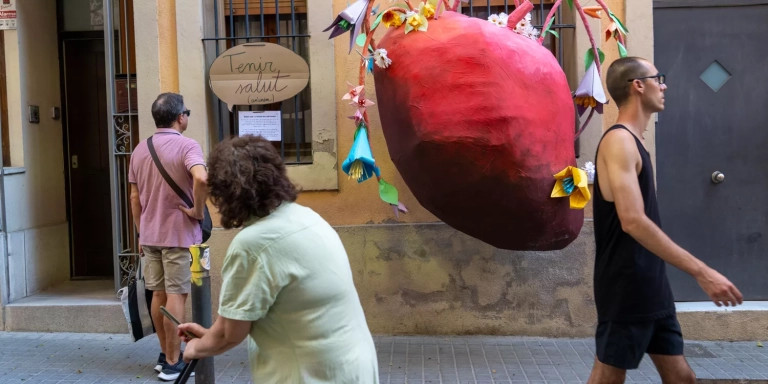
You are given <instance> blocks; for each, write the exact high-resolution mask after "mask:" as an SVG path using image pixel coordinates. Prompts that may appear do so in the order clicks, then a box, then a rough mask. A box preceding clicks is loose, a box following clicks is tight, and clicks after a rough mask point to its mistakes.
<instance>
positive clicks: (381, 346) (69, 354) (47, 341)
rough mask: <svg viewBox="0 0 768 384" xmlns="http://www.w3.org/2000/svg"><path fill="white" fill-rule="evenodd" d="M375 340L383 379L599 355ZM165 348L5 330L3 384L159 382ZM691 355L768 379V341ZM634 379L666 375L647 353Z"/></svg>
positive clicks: (588, 347) (566, 372) (719, 369)
mask: <svg viewBox="0 0 768 384" xmlns="http://www.w3.org/2000/svg"><path fill="white" fill-rule="evenodd" d="M375 341H376V348H377V351H378V357H379V372H380V378H381V383H382V384H397V383H454V384H459V383H461V384H466V383H472V384H491V383H494V384H502V383H504V384H512V383H520V384H522V383H541V384H544V383H561V384H563V383H584V382H585V381H586V379H587V377H588V376H589V371H590V369H591V367H592V361H593V359H594V354H593V349H594V346H593V341H592V340H591V339H545V338H531V337H495V336H376V337H375ZM767 344H768V343H767ZM158 352H159V349H158V346H157V338H156V337H155V336H151V337H148V338H145V339H143V340H140V341H139V342H136V343H134V342H132V341H131V340H130V338H129V337H128V335H122V334H120V335H116V334H87V333H25V332H18V333H17V332H0V383H2V384H8V383H11V384H12V383H25V384H26V383H51V384H53V383H62V384H63V383H158V382H159V381H158V380H157V377H156V374H155V373H154V371H153V370H152V367H153V366H154V361H155V359H157V354H158ZM247 354H248V352H247V349H246V346H245V344H244V343H243V344H241V345H239V346H238V347H236V348H234V349H233V350H231V351H229V352H227V353H226V354H224V355H222V356H218V357H216V360H215V368H216V375H217V376H216V383H217V384H223V383H239V384H246V383H250V382H251V381H250V371H249V368H248V358H247ZM686 355H687V356H688V361H689V363H690V364H691V367H692V368H693V370H694V371H695V372H696V374H697V376H698V377H699V379H701V381H702V382H710V383H721V382H736V383H739V382H749V383H768V345H767V346H766V347H765V348H763V347H760V346H758V343H757V342H756V341H753V342H733V343H731V342H711V341H687V343H686ZM707 379H709V380H707ZM729 379H730V380H729ZM735 379H740V380H735ZM193 382H194V380H190V381H189V383H193ZM627 382H628V383H658V382H660V380H659V379H658V377H657V374H656V370H655V369H654V367H653V364H651V362H650V360H649V359H648V358H646V359H645V360H643V362H642V363H641V366H640V368H639V369H638V370H635V371H630V372H629V374H628V375H627Z"/></svg>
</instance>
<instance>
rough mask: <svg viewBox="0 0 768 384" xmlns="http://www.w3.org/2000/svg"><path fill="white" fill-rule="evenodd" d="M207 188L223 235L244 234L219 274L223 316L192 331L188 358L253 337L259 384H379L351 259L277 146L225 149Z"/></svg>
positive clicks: (254, 140)
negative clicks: (300, 195)
mask: <svg viewBox="0 0 768 384" xmlns="http://www.w3.org/2000/svg"><path fill="white" fill-rule="evenodd" d="M208 187H209V189H210V195H211V197H212V200H213V203H214V204H215V205H216V206H217V208H218V209H219V213H220V214H221V224H222V226H223V227H224V228H235V227H240V226H242V227H243V229H242V230H241V231H240V232H239V233H238V234H237V235H236V236H235V238H234V239H233V240H232V243H231V244H230V246H229V249H228V250H227V255H226V257H225V259H224V264H223V267H222V273H221V275H222V287H221V295H220V300H219V317H218V318H217V319H216V321H215V323H214V324H213V326H212V327H211V328H210V329H205V328H203V327H202V326H200V325H198V324H194V323H186V324H182V325H181V326H179V335H180V336H181V337H182V338H184V335H183V334H182V333H183V332H184V331H188V332H190V333H192V334H194V335H196V336H197V337H198V338H195V339H188V338H185V341H186V342H187V347H186V349H185V351H184V359H185V360H187V361H189V360H191V359H199V358H204V357H208V356H213V355H217V354H220V353H222V352H224V351H226V350H228V349H230V348H232V347H234V346H236V345H238V344H239V343H240V342H241V341H242V340H243V339H244V338H246V336H248V347H249V348H248V352H249V358H250V363H251V374H252V376H253V382H254V383H354V384H365V383H378V382H379V378H378V365H377V359H376V349H375V347H374V344H373V338H372V337H371V332H370V331H369V330H368V325H367V323H366V321H365V315H364V313H363V309H362V306H361V305H360V299H359V298H358V296H357V291H356V290H355V286H354V282H353V281H352V271H351V269H350V266H349V260H348V258H347V253H346V251H345V250H344V246H343V244H342V243H341V240H340V239H339V236H338V234H337V233H336V232H335V231H334V230H333V228H331V226H330V225H329V224H328V223H327V222H326V221H325V220H323V218H322V217H320V215H318V214H317V213H315V212H314V211H312V210H311V209H309V208H307V207H303V206H301V205H299V204H297V203H295V202H294V201H295V200H296V194H297V192H296V188H295V187H294V186H293V184H291V182H290V180H288V178H287V176H286V173H285V166H284V165H283V161H282V159H281V158H280V155H279V154H278V153H277V151H276V150H275V148H274V146H272V144H271V143H270V142H268V141H266V140H264V139H262V138H260V137H254V136H244V137H239V138H234V139H229V140H226V141H223V142H222V143H220V144H219V145H217V146H216V148H214V150H213V152H212V153H211V155H210V158H209V161H208Z"/></svg>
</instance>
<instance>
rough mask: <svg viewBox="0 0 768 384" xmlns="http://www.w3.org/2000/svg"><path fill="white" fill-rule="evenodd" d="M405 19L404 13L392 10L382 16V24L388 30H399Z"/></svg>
mask: <svg viewBox="0 0 768 384" xmlns="http://www.w3.org/2000/svg"><path fill="white" fill-rule="evenodd" d="M404 18H405V15H403V13H401V12H397V11H395V10H393V9H390V10H387V11H386V12H384V14H383V15H382V16H381V22H382V23H383V24H384V26H385V27H387V28H389V27H395V28H397V27H399V26H401V25H403V19H404Z"/></svg>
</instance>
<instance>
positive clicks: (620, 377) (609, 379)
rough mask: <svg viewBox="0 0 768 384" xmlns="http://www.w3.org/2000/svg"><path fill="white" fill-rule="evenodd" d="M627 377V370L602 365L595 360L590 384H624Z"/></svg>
mask: <svg viewBox="0 0 768 384" xmlns="http://www.w3.org/2000/svg"><path fill="white" fill-rule="evenodd" d="M626 376H627V371H626V370H624V369H620V368H616V367H614V366H611V365H608V364H605V363H602V362H600V360H598V359H597V358H595V364H594V366H593V367H592V373H591V374H590V375H589V381H588V384H622V383H624V380H625V379H626Z"/></svg>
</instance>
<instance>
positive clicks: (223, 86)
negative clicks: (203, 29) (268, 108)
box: [209, 43, 309, 111]
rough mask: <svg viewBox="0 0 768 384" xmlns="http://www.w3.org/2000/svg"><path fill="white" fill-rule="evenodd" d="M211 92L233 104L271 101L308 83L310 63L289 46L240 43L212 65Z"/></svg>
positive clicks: (286, 96) (230, 106)
mask: <svg viewBox="0 0 768 384" xmlns="http://www.w3.org/2000/svg"><path fill="white" fill-rule="evenodd" d="M209 77H210V85H211V89H212V90H213V93H215V94H216V96H218V97H219V99H221V100H222V101H224V102H225V103H227V107H228V108H229V110H230V111H231V110H232V106H234V105H256V104H272V103H276V102H278V101H283V100H285V99H288V98H290V97H293V96H295V95H296V94H297V93H299V92H301V91H302V90H303V89H304V88H305V87H306V86H307V83H308V82H309V66H308V65H307V62H306V61H305V60H304V59H303V58H302V57H301V56H299V55H297V54H296V53H294V52H293V51H291V50H290V49H288V48H285V47H283V46H280V45H277V44H272V43H249V44H241V45H238V46H235V47H232V48H230V49H228V50H226V51H225V52H224V53H222V54H221V55H219V57H217V58H216V60H214V61H213V64H211V68H210V70H209Z"/></svg>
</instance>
